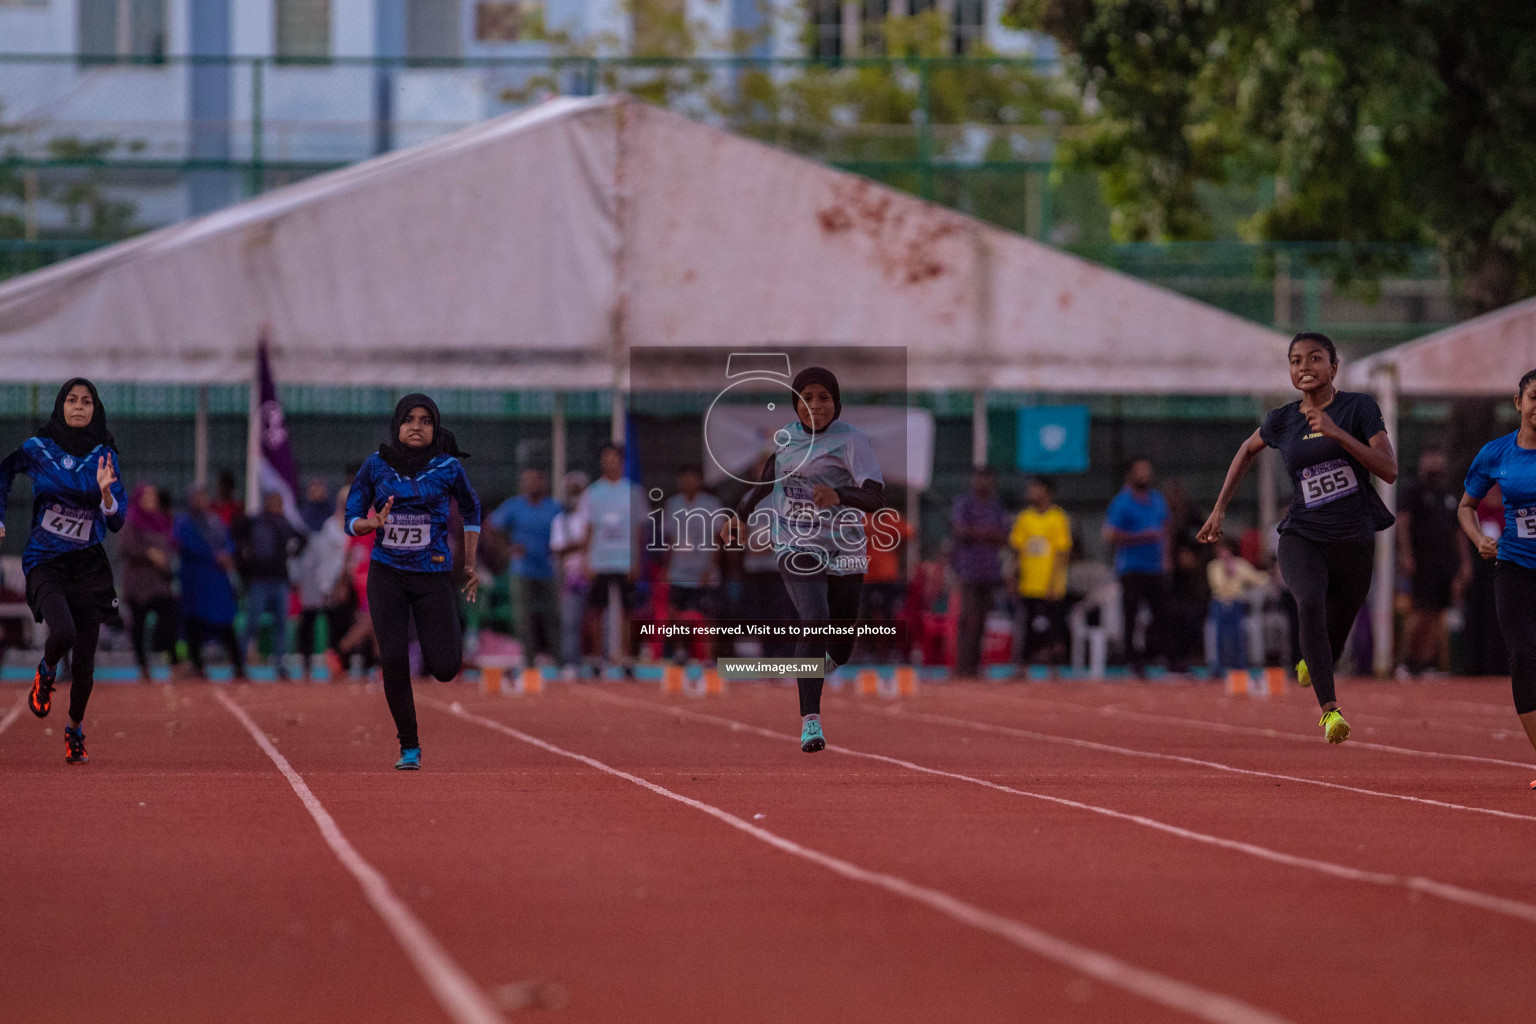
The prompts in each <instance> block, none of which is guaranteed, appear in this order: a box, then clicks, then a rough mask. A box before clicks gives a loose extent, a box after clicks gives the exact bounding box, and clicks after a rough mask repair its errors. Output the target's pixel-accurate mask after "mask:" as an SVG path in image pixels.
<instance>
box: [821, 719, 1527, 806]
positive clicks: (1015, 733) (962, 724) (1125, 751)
mask: <svg viewBox="0 0 1536 1024" xmlns="http://www.w3.org/2000/svg"><path fill="white" fill-rule="evenodd" d="M845 706H847V707H850V708H855V709H857V710H859V711H864V712H867V713H868V714H872V715H891V716H893V717H901V718H909V719H911V720H912V721H915V722H929V723H932V724H934V725H947V726H951V727H954V728H957V729H970V730H972V731H973V732H987V733H993V734H995V735H998V736H1012V737H1015V738H1017V739H1025V740H1037V741H1039V742H1041V743H1057V744H1060V745H1062V746H1068V747H1078V748H1080V749H1082V750H1098V751H1102V752H1104V753H1107V754H1122V755H1124V756H1126V757H1144V758H1147V759H1149V760H1155V761H1175V762H1178V763H1179V764H1190V765H1195V766H1197V767H1200V768H1211V769H1214V770H1216V771H1219V772H1231V773H1233V774H1234V775H1254V776H1257V777H1258V778H1261V779H1279V780H1280V781H1282V782H1296V783H1301V784H1303V785H1307V786H1321V787H1323V788H1324V789H1339V790H1343V791H1344V792H1346V793H1359V794H1360V795H1361V796H1374V797H1381V798H1383V799H1386V800H1403V801H1406V802H1408V803H1414V804H1426V805H1428V806H1430V807H1443V808H1445V809H1446V810H1450V811H1466V812H1468V813H1470V814H1487V815H1491V816H1492V817H1495V818H1509V819H1511V820H1512V821H1536V814H1515V813H1514V812H1512V811H1498V810H1494V809H1493V808H1491V807H1470V806H1468V805H1466V804H1453V803H1449V802H1447V801H1445V800H1432V799H1430V798H1429V797H1423V796H1409V795H1407V794H1406V793H1385V792H1382V791H1381V790H1379V789H1362V788H1361V787H1359V786H1346V785H1344V784H1343V783H1340V782H1324V781H1323V780H1321V779H1308V778H1305V777H1303V776H1300V775H1282V774H1280V773H1278V772H1265V771H1259V770H1258V769H1256V768H1239V767H1237V766H1236V765H1230V764H1223V763H1222V762H1220V761H1205V760H1202V759H1200V758H1198V757H1184V756H1183V755H1180V754H1164V753H1162V752H1160V751H1154V750H1135V749H1133V748H1131V747H1117V746H1115V745H1114V744H1112V743H1097V742H1095V741H1093V740H1083V739H1078V738H1077V737H1075V736H1056V735H1053V734H1052V733H1048V732H1035V731H1034V730H1032V729H1018V728H1015V727H1013V726H1010V725H993V724H992V723H991V722H976V721H972V720H971V719H968V718H951V717H949V716H948V715H935V714H933V713H931V712H927V711H908V710H906V709H905V708H883V709H877V708H866V707H863V706H862V705H859V704H856V703H853V702H845Z"/></svg>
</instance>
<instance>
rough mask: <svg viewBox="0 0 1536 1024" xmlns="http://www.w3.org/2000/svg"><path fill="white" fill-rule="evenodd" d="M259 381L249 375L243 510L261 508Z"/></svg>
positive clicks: (256, 510) (252, 511) (251, 513)
mask: <svg viewBox="0 0 1536 1024" xmlns="http://www.w3.org/2000/svg"><path fill="white" fill-rule="evenodd" d="M260 490H261V381H260V380H258V379H257V378H256V377H255V376H252V377H251V400H250V408H249V409H248V410H247V412H246V425H245V511H246V512H247V513H248V514H250V515H255V514H256V513H257V512H258V511H260V510H261V494H260V493H259V491H260Z"/></svg>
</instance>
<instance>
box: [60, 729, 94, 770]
mask: <svg viewBox="0 0 1536 1024" xmlns="http://www.w3.org/2000/svg"><path fill="white" fill-rule="evenodd" d="M90 759H91V755H89V754H87V753H86V752H85V730H84V729H82V728H80V727H79V726H76V725H66V726H65V727H64V760H65V761H67V762H68V763H69V764H85V763H87V762H88V761H90Z"/></svg>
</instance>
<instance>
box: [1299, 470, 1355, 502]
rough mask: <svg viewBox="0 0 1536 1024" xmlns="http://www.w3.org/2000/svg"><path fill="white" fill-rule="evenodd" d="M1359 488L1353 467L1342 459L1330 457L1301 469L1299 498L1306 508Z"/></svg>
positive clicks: (1335, 498) (1334, 499) (1340, 496)
mask: <svg viewBox="0 0 1536 1024" xmlns="http://www.w3.org/2000/svg"><path fill="white" fill-rule="evenodd" d="M1359 490H1360V481H1359V480H1357V479H1356V478H1355V470H1354V467H1353V466H1351V465H1350V464H1349V463H1348V462H1347V461H1345V460H1344V459H1332V460H1330V461H1328V462H1319V463H1318V464H1317V465H1315V466H1308V467H1307V468H1306V469H1304V470H1302V471H1301V498H1302V501H1303V502H1304V503H1305V504H1306V506H1307V508H1317V507H1318V506H1319V505H1326V504H1328V503H1329V502H1331V501H1338V500H1339V499H1340V498H1342V497H1344V496H1345V495H1348V494H1354V493H1355V492H1357V491H1359Z"/></svg>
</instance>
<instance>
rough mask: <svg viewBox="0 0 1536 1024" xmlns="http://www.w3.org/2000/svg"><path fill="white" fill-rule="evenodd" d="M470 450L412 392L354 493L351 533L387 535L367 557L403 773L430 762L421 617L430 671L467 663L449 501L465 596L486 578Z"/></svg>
mask: <svg viewBox="0 0 1536 1024" xmlns="http://www.w3.org/2000/svg"><path fill="white" fill-rule="evenodd" d="M468 457H469V456H468V453H466V452H461V451H459V446H458V444H457V442H456V441H455V440H454V437H453V433H452V432H451V431H449V430H447V429H445V428H444V427H443V426H442V421H441V417H440V415H439V413H438V411H437V405H436V404H435V403H434V402H433V401H432V399H430V398H428V397H427V396H426V395H406V396H405V397H404V398H402V399H400V402H399V404H398V405H396V406H395V415H394V419H393V420H392V421H391V426H390V440H389V441H388V442H386V443H385V444H382V445H380V446H379V450H378V451H377V452H374V453H373V454H372V455H370V456H368V461H367V462H364V463H363V466H362V468H361V469H359V470H358V471H357V479H356V480H354V481H353V482H352V489H351V491H349V492H348V494H347V511H346V520H345V522H346V530H347V532H348V533H349V534H351V535H353V536H354V537H360V536H363V535H364V534H368V533H377V534H378V536H377V537H376V538H375V540H374V545H373V557H372V559H371V560H370V561H369V563H368V614H369V616H370V617H371V618H372V619H373V632H374V635H375V636H376V637H377V638H378V642H379V661H380V665H381V667H382V669H383V672H384V697H385V699H386V700H387V701H388V702H389V711H390V714H391V715H393V716H394V719H395V729H396V731H397V732H398V734H399V737H400V760H399V761H398V762H397V763H396V764H395V767H396V768H399V769H402V770H415V769H419V768H420V767H421V742H420V740H419V738H418V737H417V734H416V700H415V698H414V697H413V696H412V694H411V653H410V633H411V623H412V620H414V621H415V624H416V638H417V641H418V642H419V643H420V645H421V660H422V664H423V666H424V667H425V668H426V670H427V672H428V673H429V674H430V675H432V676H433V677H434V678H436V679H439V680H441V681H443V682H447V681H448V680H450V679H452V678H453V677H454V676H456V675H458V674H459V668H460V666H461V665H462V663H463V660H464V645H463V638H462V636H461V634H460V632H459V609H458V598H457V596H456V595H455V594H454V590H453V552H452V551H451V550H450V549H449V545H448V503H449V500H450V499H452V500H454V501H457V502H458V505H459V515H460V516H461V517H462V518H463V520H464V570H465V575H466V582H465V584H464V593H465V594H466V595H468V597H469V599H470V600H471V601H473V600H474V599H475V594H476V591H477V589H478V588H479V585H480V579H479V577H478V576H476V575H475V554H476V550H477V547H478V542H479V539H480V498H479V497H478V496H477V495H476V494H475V489H474V488H473V487H471V486H470V485H469V477H468V476H467V475H466V474H465V472H464V463H463V462H461V461H459V460H460V459H465V458H468Z"/></svg>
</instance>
